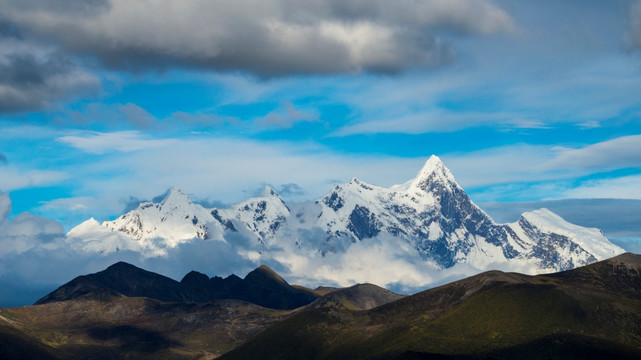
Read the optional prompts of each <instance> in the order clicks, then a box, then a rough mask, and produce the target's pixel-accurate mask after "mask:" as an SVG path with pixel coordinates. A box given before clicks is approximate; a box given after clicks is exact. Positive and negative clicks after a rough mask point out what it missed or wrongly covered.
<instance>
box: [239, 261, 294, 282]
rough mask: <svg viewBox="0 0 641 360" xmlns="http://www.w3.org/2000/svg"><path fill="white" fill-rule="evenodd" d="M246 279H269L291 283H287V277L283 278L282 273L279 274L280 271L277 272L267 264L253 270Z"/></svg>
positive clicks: (255, 280) (258, 280)
mask: <svg viewBox="0 0 641 360" xmlns="http://www.w3.org/2000/svg"><path fill="white" fill-rule="evenodd" d="M245 280H249V281H254V282H261V283H263V282H265V281H268V282H275V283H278V284H281V285H289V284H287V281H285V279H283V278H282V277H281V276H280V275H278V273H276V272H275V271H274V270H272V269H271V268H270V267H269V266H267V265H261V266H259V267H257V268H256V269H254V270H252V271H251V272H250V273H249V274H247V276H246V277H245Z"/></svg>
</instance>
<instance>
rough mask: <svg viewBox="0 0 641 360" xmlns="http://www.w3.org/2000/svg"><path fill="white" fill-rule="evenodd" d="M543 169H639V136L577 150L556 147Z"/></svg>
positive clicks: (604, 142)
mask: <svg viewBox="0 0 641 360" xmlns="http://www.w3.org/2000/svg"><path fill="white" fill-rule="evenodd" d="M554 150H555V151H556V152H557V155H556V156H555V157H554V158H553V159H551V160H550V161H548V162H546V163H545V164H543V166H542V168H544V169H568V168H599V169H601V170H603V169H617V168H625V167H641V135H630V136H622V137H618V138H615V139H612V140H607V141H603V142H599V143H596V144H591V145H588V146H584V147H582V148H578V149H570V148H562V147H557V148H555V149H554Z"/></svg>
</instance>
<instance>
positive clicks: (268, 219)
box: [211, 186, 289, 245]
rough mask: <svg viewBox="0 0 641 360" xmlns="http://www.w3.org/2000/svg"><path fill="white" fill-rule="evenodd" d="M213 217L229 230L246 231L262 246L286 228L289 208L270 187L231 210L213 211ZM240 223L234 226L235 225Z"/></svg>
mask: <svg viewBox="0 0 641 360" xmlns="http://www.w3.org/2000/svg"><path fill="white" fill-rule="evenodd" d="M211 213H212V215H213V216H214V217H215V218H216V220H218V222H220V224H221V225H223V226H225V227H226V228H227V229H228V230H234V231H237V230H238V228H241V229H243V228H244V229H246V230H249V231H250V232H251V234H253V236H254V237H255V238H256V239H257V240H258V242H259V243H260V244H261V245H266V243H269V242H271V241H273V240H274V238H275V236H276V232H277V231H278V230H279V229H280V228H281V226H286V224H287V218H288V217H289V207H287V205H286V204H285V202H284V201H283V199H281V198H280V196H278V194H276V192H275V191H274V190H273V189H272V188H271V187H269V186H266V187H265V188H264V189H263V191H262V192H261V194H260V195H258V196H256V197H252V198H249V199H247V200H244V201H241V202H239V203H237V204H235V205H234V206H232V207H231V208H230V209H220V210H218V209H213V210H212V211H211ZM234 222H237V223H240V226H234V225H233V223H234Z"/></svg>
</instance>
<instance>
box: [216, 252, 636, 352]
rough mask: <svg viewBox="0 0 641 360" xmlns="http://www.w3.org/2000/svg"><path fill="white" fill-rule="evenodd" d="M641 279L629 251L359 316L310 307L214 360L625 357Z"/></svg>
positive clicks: (456, 288) (460, 286) (632, 342)
mask: <svg viewBox="0 0 641 360" xmlns="http://www.w3.org/2000/svg"><path fill="white" fill-rule="evenodd" d="M640 281H641V256H639V255H632V254H624V255H621V256H618V257H615V258H612V259H609V260H605V261H601V262H598V263H595V264H592V265H588V266H585V267H582V268H579V269H575V270H570V271H566V272H562V273H557V274H552V275H538V276H526V275H520V274H513V273H502V272H498V271H493V272H488V273H483V274H479V275H476V276H473V277H470V278H467V279H464V280H461V281H457V282H454V283H451V284H448V285H444V286H441V287H439V288H435V289H431V290H427V291H425V292H422V293H419V294H416V295H413V296H409V297H406V298H403V299H400V300H398V301H394V302H391V303H388V304H386V305H382V306H379V307H376V308H373V309H371V310H368V311H351V310H348V309H340V310H339V309H338V308H332V309H329V310H328V309H324V308H317V309H310V310H307V311H304V312H301V313H298V314H296V315H294V316H293V317H291V318H288V319H286V320H284V321H282V322H280V323H279V324H277V325H275V326H273V327H271V328H270V329H268V330H266V331H264V332H263V333H261V334H260V335H258V336H256V337H254V338H253V339H252V340H250V341H248V342H247V343H245V344H243V345H242V346H240V347H238V348H237V349H235V350H233V351H231V352H230V353H228V354H225V355H224V356H223V357H222V359H243V358H247V356H249V354H253V355H252V357H253V358H255V359H277V358H278V359H296V358H300V357H301V356H304V357H305V358H309V359H325V358H331V359H392V358H399V359H400V358H405V359H410V358H414V359H419V358H467V359H469V358H523V357H525V358H534V359H542V358H570V359H583V358H598V357H601V358H603V357H604V356H605V357H609V358H628V359H634V358H638V357H639V356H641V286H640V285H641V283H640ZM259 349H260V350H259ZM586 356H587V357H586Z"/></svg>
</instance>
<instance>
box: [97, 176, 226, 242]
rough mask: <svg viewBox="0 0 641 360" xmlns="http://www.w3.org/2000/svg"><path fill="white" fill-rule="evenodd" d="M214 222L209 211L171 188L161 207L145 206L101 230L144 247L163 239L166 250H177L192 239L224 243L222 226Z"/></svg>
mask: <svg viewBox="0 0 641 360" xmlns="http://www.w3.org/2000/svg"><path fill="white" fill-rule="evenodd" d="M212 220H213V218H212V215H211V213H210V212H209V211H208V210H207V209H205V208H204V207H202V206H201V205H198V204H194V203H193V202H192V201H191V200H190V199H189V197H188V196H187V195H185V193H183V192H182V191H181V190H180V189H177V188H171V189H170V190H169V191H168V192H167V194H166V195H165V198H164V199H163V200H162V201H161V202H160V203H158V204H154V203H150V202H147V203H142V204H140V205H139V206H138V208H137V209H135V210H133V211H130V212H128V213H126V214H124V215H121V216H120V217H118V218H117V219H116V220H114V221H106V222H104V223H103V224H102V226H104V227H105V228H107V229H109V230H112V231H118V232H121V233H124V234H127V235H129V236H130V237H131V238H132V239H134V240H136V241H138V242H140V243H141V244H146V243H148V242H149V241H150V240H152V239H155V238H162V239H163V240H164V243H165V245H166V246H168V247H174V246H176V245H178V244H180V243H182V242H186V241H189V240H191V239H193V238H200V239H203V240H209V239H216V238H217V239H222V237H220V235H221V234H222V226H221V225H220V224H217V223H216V222H214V221H212Z"/></svg>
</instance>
